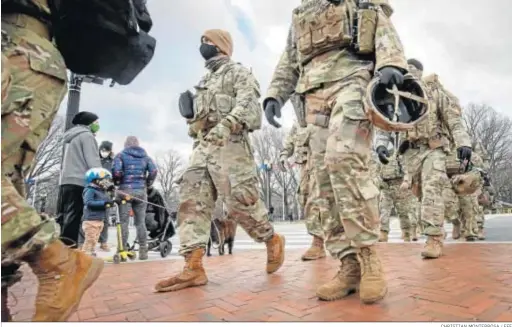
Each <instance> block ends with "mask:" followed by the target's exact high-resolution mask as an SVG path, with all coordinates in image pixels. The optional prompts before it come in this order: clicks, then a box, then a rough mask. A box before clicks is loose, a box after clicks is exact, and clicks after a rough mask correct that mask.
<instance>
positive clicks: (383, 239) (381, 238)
mask: <svg viewBox="0 0 512 327" xmlns="http://www.w3.org/2000/svg"><path fill="white" fill-rule="evenodd" d="M387 241H388V232H386V231H383V230H381V231H380V236H379V242H387Z"/></svg>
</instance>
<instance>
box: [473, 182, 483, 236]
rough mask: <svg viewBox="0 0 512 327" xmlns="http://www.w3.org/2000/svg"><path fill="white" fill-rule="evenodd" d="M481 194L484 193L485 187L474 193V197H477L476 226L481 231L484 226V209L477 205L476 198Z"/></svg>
mask: <svg viewBox="0 0 512 327" xmlns="http://www.w3.org/2000/svg"><path fill="white" fill-rule="evenodd" d="M482 192H486V190H485V186H484V187H483V188H481V189H479V190H478V191H476V194H475V196H476V197H477V206H476V209H475V210H476V225H477V226H478V228H479V229H483V228H484V225H485V207H484V206H483V205H481V204H480V203H478V196H479V195H480V194H482Z"/></svg>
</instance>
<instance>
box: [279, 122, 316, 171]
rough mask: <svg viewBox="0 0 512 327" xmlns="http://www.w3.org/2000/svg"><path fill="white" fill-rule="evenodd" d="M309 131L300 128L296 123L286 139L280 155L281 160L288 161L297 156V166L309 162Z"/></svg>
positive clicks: (305, 128)
mask: <svg viewBox="0 0 512 327" xmlns="http://www.w3.org/2000/svg"><path fill="white" fill-rule="evenodd" d="M308 140H309V131H308V128H307V127H300V126H299V124H298V123H297V122H295V123H294V124H293V126H292V128H291V130H290V132H289V133H288V135H287V136H286V138H285V139H284V142H283V149H282V150H281V153H280V154H279V159H280V160H286V159H288V158H290V157H291V156H292V155H294V154H295V162H296V163H297V164H304V163H306V161H307V158H308V154H309V148H308Z"/></svg>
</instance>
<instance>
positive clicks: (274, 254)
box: [265, 233, 285, 274]
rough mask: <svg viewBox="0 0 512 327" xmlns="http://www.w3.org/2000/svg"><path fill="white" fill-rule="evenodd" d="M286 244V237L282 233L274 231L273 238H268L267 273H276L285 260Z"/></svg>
mask: <svg viewBox="0 0 512 327" xmlns="http://www.w3.org/2000/svg"><path fill="white" fill-rule="evenodd" d="M284 244H285V238H284V236H282V235H279V234H277V233H274V235H273V236H272V238H271V239H270V240H268V241H267V242H266V243H265V245H266V246H267V273H268V274H272V273H275V272H276V271H277V270H278V269H279V268H281V266H282V265H283V262H284Z"/></svg>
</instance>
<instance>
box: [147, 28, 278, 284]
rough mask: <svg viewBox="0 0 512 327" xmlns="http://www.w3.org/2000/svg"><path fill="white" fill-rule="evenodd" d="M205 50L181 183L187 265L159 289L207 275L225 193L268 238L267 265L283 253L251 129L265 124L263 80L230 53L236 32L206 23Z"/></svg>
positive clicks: (239, 214)
mask: <svg viewBox="0 0 512 327" xmlns="http://www.w3.org/2000/svg"><path fill="white" fill-rule="evenodd" d="M201 42H202V44H201V47H200V52H201V54H202V56H203V57H204V59H205V60H206V68H207V69H208V73H207V74H206V75H205V76H204V77H203V78H202V80H201V81H200V83H199V85H198V86H196V87H195V88H196V90H197V94H196V96H195V98H194V108H195V110H194V112H195V116H194V117H193V118H192V119H189V120H188V123H189V124H190V130H189V134H190V135H191V136H192V137H195V138H197V139H198V141H199V142H198V144H197V145H196V146H195V148H194V150H193V152H192V155H191V157H190V163H189V167H188V168H187V170H186V171H185V173H184V174H183V177H182V181H181V183H180V185H181V187H180V204H179V208H178V220H179V223H178V225H179V227H178V230H179V232H180V243H181V244H180V254H181V255H182V256H184V257H185V267H184V269H183V271H182V272H181V273H179V274H177V275H175V276H172V277H170V278H169V279H166V280H162V281H160V282H159V283H158V284H157V285H156V286H155V289H156V290H157V291H158V292H168V291H177V290H180V289H183V288H187V287H193V286H200V285H205V284H206V283H208V278H207V276H206V272H205V270H204V268H203V264H202V258H203V256H204V254H205V248H206V246H207V244H208V240H209V236H210V226H211V223H210V222H211V217H212V212H213V210H214V208H215V202H216V200H217V198H218V196H220V197H221V198H222V199H223V201H224V203H225V204H226V208H227V211H228V215H229V216H230V217H232V218H233V219H235V220H236V221H237V222H238V223H239V224H240V226H242V228H243V229H244V230H245V231H246V233H247V234H248V235H249V236H251V237H252V238H253V239H254V240H255V241H256V242H265V244H266V246H267V268H266V270H267V273H269V274H271V273H274V272H275V271H277V270H278V269H279V268H280V267H281V265H282V264H283V261H284V244H285V239H284V237H283V236H281V235H279V234H277V233H275V232H274V228H273V227H272V225H271V224H270V222H269V220H268V214H267V209H266V208H265V205H264V203H263V201H262V200H261V199H260V196H259V194H260V192H259V190H258V188H257V185H258V179H257V172H256V165H255V163H254V157H253V153H252V150H251V145H250V143H249V136H248V133H249V132H252V131H255V130H257V129H259V128H260V126H261V109H260V106H259V103H258V98H259V96H260V89H259V84H258V82H257V81H256V79H255V77H254V76H253V75H252V73H251V71H250V70H248V69H247V68H245V67H243V66H242V65H241V64H239V63H235V62H234V61H232V59H231V54H232V52H233V44H232V40H231V35H230V34H229V33H228V32H226V31H222V30H208V31H206V32H205V33H204V34H203V36H202V37H201Z"/></svg>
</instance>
